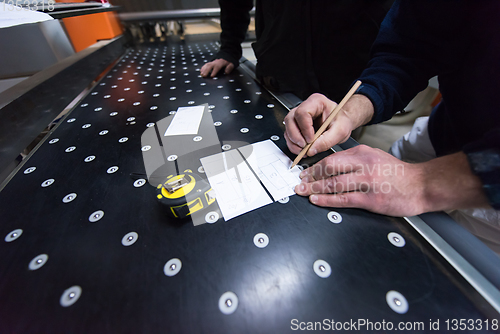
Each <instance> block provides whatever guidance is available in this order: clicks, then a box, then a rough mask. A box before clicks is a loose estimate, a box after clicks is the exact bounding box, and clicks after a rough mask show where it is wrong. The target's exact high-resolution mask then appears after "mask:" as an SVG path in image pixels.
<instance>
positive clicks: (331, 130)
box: [308, 110, 352, 156]
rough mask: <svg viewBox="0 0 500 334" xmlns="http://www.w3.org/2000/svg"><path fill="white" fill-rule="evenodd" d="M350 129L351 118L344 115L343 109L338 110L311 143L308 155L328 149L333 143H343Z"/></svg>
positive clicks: (347, 137)
mask: <svg viewBox="0 0 500 334" xmlns="http://www.w3.org/2000/svg"><path fill="white" fill-rule="evenodd" d="M351 130H352V122H351V119H350V118H348V117H347V116H346V115H345V113H344V110H340V111H339V113H338V114H337V116H336V117H335V118H334V119H333V121H332V122H331V123H330V124H329V126H328V128H327V129H326V131H325V132H323V134H322V135H321V136H320V137H319V138H318V139H316V141H315V142H314V143H313V144H312V145H311V148H310V149H309V152H308V155H309V156H313V155H315V154H317V153H318V152H324V151H326V150H328V149H330V148H331V147H332V146H334V145H337V144H339V143H344V142H345V141H347V139H349V136H350V135H351Z"/></svg>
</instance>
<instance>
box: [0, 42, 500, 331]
mask: <svg viewBox="0 0 500 334" xmlns="http://www.w3.org/2000/svg"><path fill="white" fill-rule="evenodd" d="M216 51H217V46H216V44H215V43H213V42H203V41H199V42H175V43H174V42H168V43H163V44H156V45H150V46H138V47H136V48H132V49H128V51H127V53H126V54H125V55H124V56H123V58H122V59H120V61H118V62H117V63H116V65H115V66H114V67H112V69H110V70H109V72H107V73H106V74H105V75H104V76H103V78H102V79H101V80H100V81H99V82H98V83H97V85H96V86H95V87H94V88H93V89H92V90H91V91H90V92H89V93H88V95H87V96H85V98H83V100H82V101H80V102H79V104H78V105H77V106H76V107H75V108H74V110H72V111H71V112H70V113H69V114H68V115H67V116H66V117H65V118H63V119H62V120H61V121H60V124H59V125H58V126H57V128H56V130H55V131H54V132H53V133H51V134H50V135H49V136H48V138H46V139H45V140H44V142H43V144H42V145H41V146H40V147H39V148H38V149H37V151H36V152H35V153H34V154H33V155H32V156H31V157H29V159H27V161H25V162H24V165H23V166H22V167H21V168H20V169H19V171H18V172H17V174H16V175H15V176H14V177H13V178H12V179H11V180H10V181H9V182H8V183H7V184H6V186H5V187H4V188H3V189H2V190H1V192H0V221H1V224H0V232H1V233H0V234H1V235H2V238H4V237H5V240H2V241H1V242H0V254H1V258H0V333H288V332H293V331H294V329H315V330H318V331H319V330H320V329H324V330H328V329H329V330H333V329H335V330H339V328H341V329H344V330H348V329H351V330H354V329H357V330H358V331H360V332H371V331H377V332H385V331H391V329H393V330H396V329H398V328H399V329H413V330H414V331H419V332H431V331H433V330H434V331H435V332H446V331H448V330H449V329H450V330H451V329H453V327H452V326H453V325H454V322H453V321H454V320H453V319H467V320H469V319H472V320H471V321H474V324H475V325H474V326H475V327H474V326H473V327H470V321H469V322H468V323H467V324H468V325H469V327H467V328H466V329H465V330H464V332H471V333H472V332H497V331H498V320H496V319H498V318H499V316H498V313H497V311H495V309H494V307H492V306H491V305H490V303H489V302H488V301H487V300H485V299H484V297H483V296H482V295H481V294H480V293H478V291H477V290H476V289H474V288H472V286H471V285H470V284H469V283H468V281H466V280H465V279H464V278H463V277H462V275H460V274H459V273H458V272H457V271H456V270H455V268H454V267H452V266H451V265H450V264H449V263H448V262H447V261H446V260H445V259H444V258H443V257H442V256H441V255H440V254H439V253H438V252H437V251H436V250H435V249H434V248H433V247H431V246H430V245H429V244H428V243H427V242H426V240H425V239H424V238H422V237H421V235H420V234H419V233H417V232H416V231H415V230H414V229H413V228H412V227H411V226H410V225H409V224H408V223H407V221H406V220H404V219H403V218H390V217H385V216H381V215H376V214H372V213H369V212H366V211H363V210H353V209H327V208H319V207H316V206H314V205H312V204H310V203H309V201H308V199H307V198H303V197H300V196H297V195H295V196H291V197H289V198H288V200H287V201H286V200H285V201H282V202H275V203H273V204H270V205H267V206H264V207H262V208H260V209H257V210H254V211H252V212H249V213H246V214H244V215H241V216H239V217H236V218H234V219H231V220H229V221H227V222H225V221H224V220H223V219H219V220H218V221H217V222H215V223H212V224H202V225H198V226H194V225H193V224H192V223H191V222H189V221H187V222H185V221H184V222H180V221H178V220H175V219H173V218H169V217H167V216H165V215H164V214H163V212H162V210H161V208H160V207H159V205H158V203H157V201H156V198H155V188H154V187H152V186H151V185H149V184H147V183H144V182H143V181H140V180H142V179H146V177H145V176H144V175H145V170H144V163H143V159H142V151H141V148H142V147H141V135H142V133H143V132H144V131H145V130H146V129H147V127H148V125H149V126H151V125H150V124H152V123H155V122H157V121H159V120H161V119H163V118H165V117H167V116H169V115H170V113H171V112H172V111H176V110H177V108H178V107H183V106H190V105H201V104H205V103H207V104H208V105H209V106H210V110H211V116H212V118H213V120H214V121H215V122H220V123H221V124H220V125H218V126H216V130H217V135H218V137H219V140H220V142H221V145H224V144H227V143H231V144H232V146H233V148H237V146H238V145H246V144H248V143H254V142H258V141H262V140H266V139H270V138H272V139H273V141H274V143H276V144H277V145H278V146H279V147H280V148H281V149H282V150H283V151H284V152H285V153H287V154H290V153H289V151H288V150H287V149H286V143H285V140H284V138H283V130H284V127H283V124H282V122H283V118H284V116H285V115H286V113H287V109H286V108H285V107H283V106H282V105H281V104H280V103H279V101H277V100H276V98H275V97H273V96H272V95H271V94H270V93H269V92H267V91H266V90H265V89H264V88H263V87H261V86H260V85H259V84H258V83H257V82H256V81H255V80H253V79H252V77H251V76H250V75H249V74H248V73H247V72H246V71H244V70H243V69H237V70H236V71H234V72H233V73H232V74H230V75H223V76H219V77H217V78H214V79H204V78H201V77H200V76H199V68H200V67H201V66H202V65H203V64H204V60H208V61H210V60H211V59H212V55H213V54H215V52H216ZM75 75H78V74H77V73H75ZM257 115H260V116H262V117H260V116H258V117H256V116H257ZM243 128H246V129H248V131H241V129H243ZM238 143H239V144H238ZM175 153H176V152H173V153H172V154H175ZM182 154H183V152H182V147H179V152H178V154H177V155H182ZM210 154H211V153H210ZM290 157H291V158H293V156H292V155H290ZM190 164H191V166H190V169H191V170H192V171H193V173H197V174H199V175H200V176H201V177H205V176H204V175H203V172H202V171H200V170H199V167H200V166H201V164H200V161H199V160H198V161H197V160H196V159H193V160H192V162H191V163H190ZM138 181H139V182H138ZM332 210H334V212H333V213H332ZM339 220H341V221H340V222H339ZM259 233H262V234H264V235H265V238H267V239H266V240H265V241H266V242H268V243H267V246H265V247H257V246H256V245H257V242H254V238H255V237H256V235H258V234H259ZM262 234H260V236H262ZM261 241H262V240H261ZM318 260H321V261H319V262H318ZM172 264H174V266H172ZM179 269H180V270H179ZM328 274H329V275H328ZM352 324H354V326H355V327H351V326H352ZM456 324H458V322H457V323H456ZM478 324H481V325H482V327H481V328H482V330H478V328H479V326H478ZM494 324H497V325H496V326H495V325H494ZM311 326H313V327H311ZM318 326H320V327H318ZM339 326H344V327H339ZM346 326H347V327H346ZM370 326H371V327H370ZM398 326H403V327H398ZM436 326H437V327H436ZM447 326H448V327H447ZM436 329H439V330H436Z"/></svg>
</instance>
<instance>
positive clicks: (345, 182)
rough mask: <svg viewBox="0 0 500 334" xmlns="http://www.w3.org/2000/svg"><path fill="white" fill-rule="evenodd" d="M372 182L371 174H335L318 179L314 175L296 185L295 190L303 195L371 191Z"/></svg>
mask: <svg viewBox="0 0 500 334" xmlns="http://www.w3.org/2000/svg"><path fill="white" fill-rule="evenodd" d="M371 183H372V182H371V176H369V175H365V174H362V175H357V174H356V173H346V174H339V175H334V176H331V177H329V178H324V179H319V180H317V181H316V180H315V179H314V178H313V177H312V176H307V177H306V178H303V179H302V182H301V183H300V184H299V185H297V186H296V187H295V192H296V193H297V194H298V195H302V196H308V195H313V194H338V193H344V192H351V191H360V192H369V191H370V190H371Z"/></svg>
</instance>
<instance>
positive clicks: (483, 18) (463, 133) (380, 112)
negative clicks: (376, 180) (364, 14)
mask: <svg viewBox="0 0 500 334" xmlns="http://www.w3.org/2000/svg"><path fill="white" fill-rule="evenodd" d="M499 18H500V1H498V0H480V1H478V0H396V2H395V3H394V5H393V7H392V8H391V10H390V11H389V13H388V15H387V16H386V18H385V20H384V21H383V23H382V26H381V29H380V33H379V35H378V37H377V39H376V41H375V44H374V45H373V49H372V59H371V60H370V62H369V66H368V68H367V69H366V70H365V71H364V72H363V73H362V75H361V77H360V80H361V81H362V82H363V85H362V87H361V88H360V90H359V91H358V92H359V93H361V94H363V95H366V96H367V97H368V98H369V99H370V100H371V101H372V103H373V105H374V107H375V115H374V117H373V119H372V121H371V123H379V122H382V121H385V120H388V119H390V118H391V117H392V116H393V115H394V113H396V112H397V111H400V110H402V109H403V108H404V107H405V106H406V105H407V104H408V103H409V101H410V100H411V99H412V98H413V97H414V96H415V95H416V94H417V93H418V92H419V91H421V90H423V89H424V88H425V87H426V86H427V82H428V80H429V79H430V78H431V77H433V76H435V75H437V76H438V78H439V85H440V91H441V93H442V96H443V98H442V101H441V103H440V104H439V105H438V106H437V107H436V108H435V109H434V110H433V112H432V114H431V117H430V119H429V136H430V139H431V142H432V145H433V146H434V149H435V151H436V153H437V155H438V156H443V155H446V154H451V153H455V152H459V151H464V152H465V153H466V154H467V156H468V159H469V162H470V165H471V168H472V170H473V172H474V173H476V174H477V175H478V176H479V177H480V178H481V179H482V181H483V185H484V190H485V192H486V194H487V196H488V198H489V200H490V203H491V205H492V206H493V207H494V208H495V209H497V210H498V209H500V103H499V102H500V90H499V89H500V19H499Z"/></svg>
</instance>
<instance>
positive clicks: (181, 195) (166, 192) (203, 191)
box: [156, 170, 215, 218]
mask: <svg viewBox="0 0 500 334" xmlns="http://www.w3.org/2000/svg"><path fill="white" fill-rule="evenodd" d="M156 190H157V194H156V197H157V198H158V201H159V202H160V203H161V204H162V205H164V206H165V207H166V209H167V210H166V211H167V214H168V215H169V216H172V217H175V218H185V217H187V216H190V215H191V214H193V213H194V212H197V211H200V210H203V209H206V208H208V207H209V206H210V205H211V204H213V203H214V202H215V191H214V190H213V189H212V188H211V187H210V184H209V183H208V182H207V181H205V180H203V179H202V178H201V177H199V176H198V175H196V174H193V173H192V171H190V170H185V171H184V173H183V174H180V175H175V176H174V175H170V176H168V177H167V180H166V181H165V182H164V183H162V184H159V185H158V186H157V187H156Z"/></svg>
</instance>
